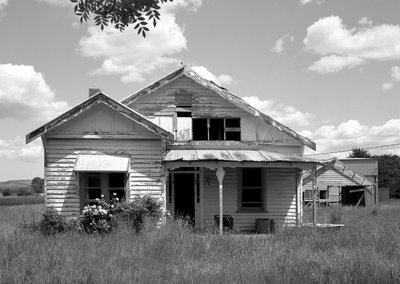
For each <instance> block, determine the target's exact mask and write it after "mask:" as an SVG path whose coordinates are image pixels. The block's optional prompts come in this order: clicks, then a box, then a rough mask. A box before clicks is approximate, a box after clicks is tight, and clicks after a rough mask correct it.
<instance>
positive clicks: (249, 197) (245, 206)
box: [238, 168, 264, 211]
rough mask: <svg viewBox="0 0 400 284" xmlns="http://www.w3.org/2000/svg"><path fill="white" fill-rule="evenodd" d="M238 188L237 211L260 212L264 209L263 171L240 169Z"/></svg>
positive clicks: (259, 169)
mask: <svg viewBox="0 0 400 284" xmlns="http://www.w3.org/2000/svg"><path fill="white" fill-rule="evenodd" d="M239 186H240V188H239V191H238V192H239V196H238V199H239V209H240V210H243V211H262V210H263V209H264V170H263V169H262V168H242V169H241V174H240V182H239Z"/></svg>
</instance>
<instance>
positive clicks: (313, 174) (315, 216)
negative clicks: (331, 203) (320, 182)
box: [311, 166, 317, 226]
mask: <svg viewBox="0 0 400 284" xmlns="http://www.w3.org/2000/svg"><path fill="white" fill-rule="evenodd" d="M311 180H312V196H313V203H312V204H313V205H312V217H313V226H315V225H316V224H317V212H316V211H317V208H316V198H315V195H316V192H317V191H316V189H317V187H316V182H315V166H313V167H312V168H311Z"/></svg>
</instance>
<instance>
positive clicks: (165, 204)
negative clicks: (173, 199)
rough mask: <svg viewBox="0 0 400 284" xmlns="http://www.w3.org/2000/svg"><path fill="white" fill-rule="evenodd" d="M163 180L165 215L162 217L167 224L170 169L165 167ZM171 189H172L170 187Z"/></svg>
mask: <svg viewBox="0 0 400 284" xmlns="http://www.w3.org/2000/svg"><path fill="white" fill-rule="evenodd" d="M162 182H163V207H164V208H163V217H162V221H163V223H164V224H165V223H166V218H167V214H168V211H167V204H168V193H167V191H168V182H169V169H165V171H164V177H163V178H162ZM169 190H171V189H170V188H169Z"/></svg>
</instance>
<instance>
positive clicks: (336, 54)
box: [303, 16, 400, 73]
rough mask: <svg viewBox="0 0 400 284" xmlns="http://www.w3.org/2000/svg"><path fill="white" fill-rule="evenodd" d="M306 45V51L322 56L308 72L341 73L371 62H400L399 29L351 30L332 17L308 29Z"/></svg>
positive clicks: (389, 27)
mask: <svg viewBox="0 0 400 284" xmlns="http://www.w3.org/2000/svg"><path fill="white" fill-rule="evenodd" d="M364 21H365V20H363V21H362V22H364ZM303 43H304V48H305V50H307V51H309V52H312V53H315V54H317V55H320V56H321V58H320V60H318V61H317V62H315V63H314V64H312V65H311V66H310V67H309V70H311V71H316V72H320V71H321V70H323V72H321V73H329V72H338V71H340V70H342V69H344V68H354V67H357V66H360V65H362V64H366V63H368V62H371V61H388V60H398V59H400V26H398V25H379V26H363V27H361V28H352V29H348V28H347V27H346V26H345V25H344V24H343V22H342V19H341V18H340V17H338V16H330V17H325V18H321V19H319V20H318V21H316V22H315V23H314V24H312V25H311V26H309V27H308V28H307V35H306V37H305V39H304V41H303Z"/></svg>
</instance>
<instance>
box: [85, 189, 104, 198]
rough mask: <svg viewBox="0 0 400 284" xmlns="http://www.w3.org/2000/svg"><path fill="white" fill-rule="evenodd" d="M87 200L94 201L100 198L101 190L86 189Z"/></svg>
mask: <svg viewBox="0 0 400 284" xmlns="http://www.w3.org/2000/svg"><path fill="white" fill-rule="evenodd" d="M88 198H89V199H96V198H99V199H100V198H101V188H100V187H98V188H88Z"/></svg>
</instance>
